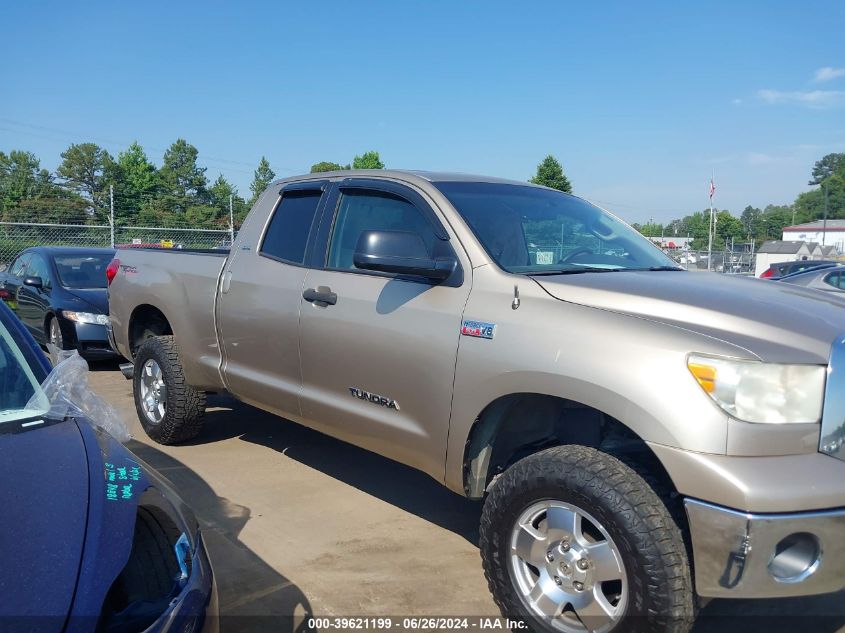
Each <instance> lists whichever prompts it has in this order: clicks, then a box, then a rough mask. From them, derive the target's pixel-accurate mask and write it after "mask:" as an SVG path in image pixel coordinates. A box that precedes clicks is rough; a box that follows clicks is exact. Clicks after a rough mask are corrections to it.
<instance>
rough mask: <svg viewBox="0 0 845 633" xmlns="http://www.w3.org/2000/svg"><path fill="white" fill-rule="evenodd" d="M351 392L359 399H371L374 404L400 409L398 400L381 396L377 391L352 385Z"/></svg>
mask: <svg viewBox="0 0 845 633" xmlns="http://www.w3.org/2000/svg"><path fill="white" fill-rule="evenodd" d="M349 393H350V394H351V395H352V396H354V397H356V398H358V399H359V400H369V401H370V402H372V403H373V404H377V405H379V406H382V407H387V408H388V409H396V410H397V411H399V403H398V402H396V400H394V399H393V398H387V397H385V396H380V395H378V394H377V393H370V392H369V391H364V390H363V389H358V387H350V388H349Z"/></svg>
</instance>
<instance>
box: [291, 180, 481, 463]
mask: <svg viewBox="0 0 845 633" xmlns="http://www.w3.org/2000/svg"><path fill="white" fill-rule="evenodd" d="M367 230H390V231H409V232H413V233H416V234H418V235H419V236H420V237H421V238H422V240H423V242H424V243H425V244H426V245H427V248H429V249H433V250H434V249H440V251H441V252H442V249H452V251H453V254H454V255H455V256H456V257H457V259H458V261H459V262H460V265H459V267H458V269H457V270H455V272H454V273H453V274H452V276H451V277H450V278H449V279H447V280H445V281H442V282H439V283H434V282H431V281H428V280H426V279H422V278H414V277H410V276H405V277H399V276H396V275H393V274H387V273H378V272H373V271H366V270H361V269H358V268H356V267H355V265H354V263H353V253H354V250H355V246H356V244H357V242H358V238H359V236H360V235H361V233H362V232H363V231H367ZM318 242H319V244H320V245H321V246H322V248H323V251H322V252H317V253H315V261H314V267H313V268H312V269H311V270H309V271H308V273H307V274H306V277H305V284H304V288H303V298H302V307H301V318H300V355H301V367H302V382H303V384H302V396H301V399H300V402H301V407H302V415H303V418H304V419H305V420H306V421H307V423H308V424H309V425H310V426H313V427H315V428H318V429H320V430H323V431H325V432H327V433H330V434H332V435H335V436H337V437H340V438H341V439H344V440H346V441H349V442H352V443H354V444H357V445H360V446H362V447H364V448H367V449H369V450H373V451H375V452H378V453H381V454H382V455H385V456H387V457H390V458H392V459H396V460H397V461H400V462H403V463H405V464H408V465H410V466H413V467H416V468H419V469H421V470H423V471H425V472H427V473H429V474H431V475H432V476H434V477H436V478H438V479H442V477H443V468H444V455H445V454H446V438H447V434H448V427H449V415H450V409H451V399H452V383H453V378H454V374H455V361H456V357H457V351H458V342H459V338H460V336H459V334H460V325H461V317H462V313H463V309H464V305H465V304H466V301H467V296H468V293H469V288H470V281H471V279H470V273H471V267H470V266H469V262H468V260H467V259H466V256H465V255H464V253H463V251H462V250H461V249H460V247H459V246H458V245H457V243H456V242H457V240H456V239H455V237H454V236H453V235H451V234H450V232H449V231H448V230H447V229H446V225H445V223H443V222H442V221H441V219H440V216H439V211H438V210H436V209H435V208H434V207H433V206H431V205H430V204H429V202H427V200H426V199H425V198H424V197H423V196H422V195H421V193H420V192H418V191H417V190H415V189H412V188H411V187H409V186H404V185H400V184H398V183H392V182H388V181H383V180H368V179H355V178H352V179H348V180H345V181H342V182H341V183H338V184H336V185H334V187H333V189H332V193H331V196H330V197H329V199H328V202H327V204H326V212H325V214H324V219H323V221H322V223H321V226H320V235H319V236H318Z"/></svg>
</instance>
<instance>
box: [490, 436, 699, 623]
mask: <svg viewBox="0 0 845 633" xmlns="http://www.w3.org/2000/svg"><path fill="white" fill-rule="evenodd" d="M545 499H553V500H558V501H562V502H565V503H568V504H572V505H574V506H577V507H580V508H583V509H584V510H586V511H587V512H589V513H590V514H591V515H592V516H594V517H596V519H597V520H598V521H599V522H600V523H601V524H602V525H603V526H604V528H605V529H606V530H607V531H608V532H609V533H610V535H611V536H612V538H613V540H614V541H615V543H616V545H617V546H618V547H619V550H620V552H621V554H622V558H623V562H624V566H625V570H626V573H627V579H628V587H627V589H628V592H629V594H628V602H627V608H626V612H625V614H624V616H623V617H622V618H621V620H620V621H619V623H618V624H617V625H616V626H615V627H614V628H613V633H622V632H624V633H633V632H635V631H636V632H639V633H685V632H686V631H688V630H689V629H690V627H691V626H692V621H693V619H694V614H695V610H694V592H693V586H692V578H691V573H690V564H689V559H688V557H687V550H686V548H685V545H684V539H683V536H682V534H681V530H680V528H679V527H678V525H677V524H676V522H675V521H674V520H673V518H672V516H671V514H670V512H669V511H668V510H667V508H666V506H665V505H664V503H663V502H662V501H661V499H660V498H659V497H658V495H657V494H655V492H654V491H653V490H652V489H651V487H650V486H649V485H648V484H647V483H646V482H645V480H643V478H642V477H640V476H639V475H638V474H637V473H636V472H635V471H634V470H632V469H631V468H629V467H628V466H626V465H625V464H623V463H622V462H621V461H619V460H618V459H616V458H615V457H612V456H610V455H608V454H606V453H602V452H601V451H598V450H596V449H593V448H588V447H585V446H559V447H555V448H550V449H547V450H544V451H541V452H538V453H535V454H533V455H530V456H528V457H525V458H524V459H522V460H520V461H518V462H517V463H515V464H514V465H513V466H511V467H510V468H508V469H507V470H506V471H505V472H504V473H503V474H502V475H501V476H500V477H499V478H498V480H497V481H496V482H495V483H494V484H493V486H492V489H491V490H490V492H489V494H488V495H487V498H486V499H485V502H484V509H483V512H482V516H481V530H480V551H481V558H482V563H483V567H484V575H485V577H486V578H487V583H488V585H489V587H490V592H491V593H492V594H493V599H494V600H495V602H496V604H497V605H498V606H499V609H500V610H501V612H502V615H503V616H505V617H510V618H518V619H521V620H523V621H524V622H526V623H527V624H528V625H529V626H530V627H531V628H532V630H534V631H543V632H549V631H554V630H555V629H554V628H552V625H551V623H550V622H548V621H543V620H542V619H540V618H536V617H535V616H534V615H533V614H532V613H530V612H529V611H528V609H527V607H526V606H525V605H524V603H523V602H522V600H521V598H520V596H519V594H518V589H517V585H516V584H515V581H514V579H513V578H511V572H510V571H509V569H510V567H509V565H508V559H509V557H510V556H511V553H510V539H511V531H512V529H513V527H514V525H515V523H516V521H517V519H518V517H519V516H520V514H521V513H522V512H523V511H524V510H525V509H526V508H528V507H529V506H531V505H532V504H534V503H536V502H538V501H541V500H545Z"/></svg>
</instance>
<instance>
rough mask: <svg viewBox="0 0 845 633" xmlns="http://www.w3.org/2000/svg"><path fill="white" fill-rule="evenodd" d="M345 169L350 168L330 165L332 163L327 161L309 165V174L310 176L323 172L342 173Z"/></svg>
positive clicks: (337, 164)
mask: <svg viewBox="0 0 845 633" xmlns="http://www.w3.org/2000/svg"><path fill="white" fill-rule="evenodd" d="M345 169H350V166H349V165H346V166H345V167H344V166H343V165H341V164H340V163H332V162H329V161H322V162H319V163H314V164H313V165H311V173H312V174H319V173H322V172H324V171H343V170H345Z"/></svg>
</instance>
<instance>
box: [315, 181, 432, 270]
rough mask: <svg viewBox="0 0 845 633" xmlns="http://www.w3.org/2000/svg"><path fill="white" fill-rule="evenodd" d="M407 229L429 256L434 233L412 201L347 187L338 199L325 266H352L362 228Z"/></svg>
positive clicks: (376, 229)
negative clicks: (423, 244)
mask: <svg viewBox="0 0 845 633" xmlns="http://www.w3.org/2000/svg"><path fill="white" fill-rule="evenodd" d="M379 230H381V231H411V232H414V233H416V234H418V235H419V236H420V237H421V238H422V240H423V242H424V243H425V245H426V248H427V249H428V253H429V255H432V252H433V249H434V245H435V243H436V242H437V236H436V234H435V233H434V229H433V227H432V226H431V224H430V223H429V221H428V219H427V218H426V217H425V216H424V215H423V214H422V213H421V212H420V210H419V209H417V208H416V207H415V206H414V205H413V204H411V203H410V202H408V201H407V200H404V199H403V198H400V197H399V196H395V195H393V194H389V193H384V192H381V191H364V190H357V189H350V190H348V191H345V192H344V193H343V195H342V197H341V199H340V205H339V206H338V211H337V217H336V219H335V224H334V230H333V231H332V238H331V242H330V243H329V258H328V267H329V268H336V269H341V270H349V269H355V270H357V269H356V268H355V264H353V263H352V256H353V254H354V252H355V246H356V245H357V244H358V238H359V237H360V236H361V233H362V232H364V231H379Z"/></svg>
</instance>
